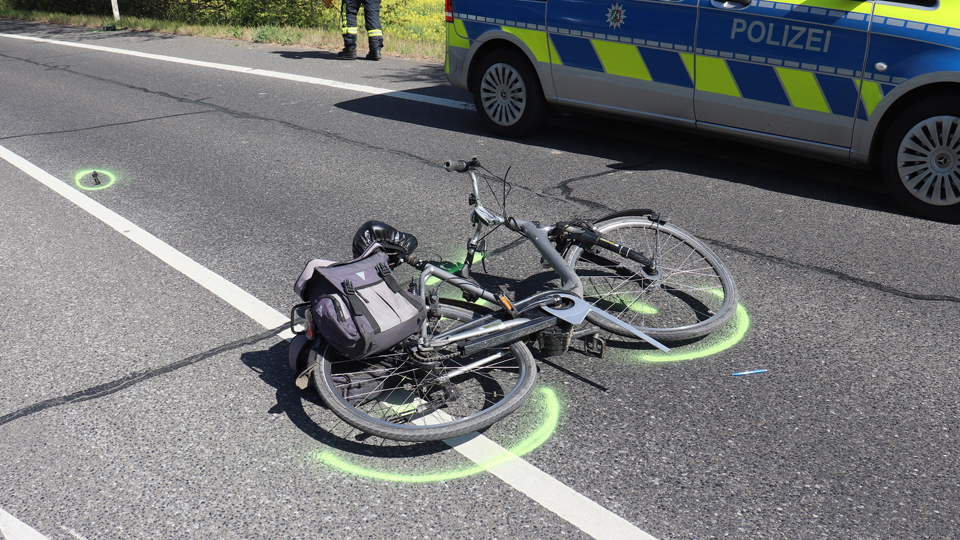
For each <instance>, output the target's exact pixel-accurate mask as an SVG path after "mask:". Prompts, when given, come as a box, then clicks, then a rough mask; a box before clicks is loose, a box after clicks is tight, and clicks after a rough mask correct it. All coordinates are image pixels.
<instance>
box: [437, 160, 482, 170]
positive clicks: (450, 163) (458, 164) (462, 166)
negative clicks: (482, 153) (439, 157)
mask: <svg viewBox="0 0 960 540" xmlns="http://www.w3.org/2000/svg"><path fill="white" fill-rule="evenodd" d="M479 164H480V161H479V160H478V159H477V158H473V159H471V160H470V161H463V160H462V159H448V160H446V161H444V162H443V167H444V168H445V169H447V170H448V171H450V172H467V171H468V170H470V169H471V168H473V167H476V166H477V165H479Z"/></svg>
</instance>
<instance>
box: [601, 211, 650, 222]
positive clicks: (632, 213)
mask: <svg viewBox="0 0 960 540" xmlns="http://www.w3.org/2000/svg"><path fill="white" fill-rule="evenodd" d="M656 213H657V212H656V211H655V210H651V209H649V208H637V209H634V210H621V211H619V212H614V213H612V214H609V215H606V216H603V217H602V218H600V219H595V220H594V221H593V222H594V223H600V222H603V221H610V220H611V219H614V218H618V217H625V216H649V215H650V214H656Z"/></svg>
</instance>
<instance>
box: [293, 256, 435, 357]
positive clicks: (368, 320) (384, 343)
mask: <svg viewBox="0 0 960 540" xmlns="http://www.w3.org/2000/svg"><path fill="white" fill-rule="evenodd" d="M328 263H329V261H318V260H315V261H311V262H309V263H307V267H306V268H305V269H304V271H303V274H301V276H300V280H298V281H297V284H296V286H295V287H294V290H295V292H297V293H298V294H299V295H300V297H301V298H302V299H303V300H305V301H307V302H310V310H311V315H312V318H313V320H314V324H316V327H317V330H318V331H319V332H320V334H321V335H322V336H323V338H324V340H326V341H327V343H329V344H330V345H332V346H333V347H334V348H335V349H337V351H338V352H339V353H340V354H342V355H343V356H345V357H347V358H351V359H354V358H364V357H367V356H370V355H372V354H376V353H378V352H381V351H384V350H386V349H389V348H390V347H392V346H394V345H396V344H398V343H400V342H401V341H403V340H404V339H406V338H408V337H410V336H411V335H413V334H415V333H417V332H418V331H419V330H420V327H421V324H422V323H423V321H424V319H425V318H426V315H427V308H426V306H425V305H424V303H423V300H421V299H420V297H419V296H417V295H415V294H412V293H410V292H408V291H406V290H404V289H402V288H401V287H400V284H399V283H397V280H396V278H395V277H394V276H393V272H391V270H390V265H389V264H388V257H387V254H386V253H384V252H383V250H381V249H380V246H379V245H378V244H375V243H374V244H372V245H370V246H369V247H368V248H367V249H366V250H365V251H364V253H363V254H361V256H360V257H358V258H356V259H354V260H353V261H350V262H347V263H333V264H328Z"/></svg>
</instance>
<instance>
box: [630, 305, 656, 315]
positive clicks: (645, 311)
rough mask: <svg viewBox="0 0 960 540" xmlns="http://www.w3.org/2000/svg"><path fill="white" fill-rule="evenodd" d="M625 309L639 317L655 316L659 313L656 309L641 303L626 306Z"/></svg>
mask: <svg viewBox="0 0 960 540" xmlns="http://www.w3.org/2000/svg"><path fill="white" fill-rule="evenodd" d="M627 309H628V310H630V311H632V312H634V313H639V314H641V315H656V314H657V313H660V311H659V310H657V308H655V307H653V306H650V305H647V304H644V303H643V302H634V303H632V304H630V305H629V306H627Z"/></svg>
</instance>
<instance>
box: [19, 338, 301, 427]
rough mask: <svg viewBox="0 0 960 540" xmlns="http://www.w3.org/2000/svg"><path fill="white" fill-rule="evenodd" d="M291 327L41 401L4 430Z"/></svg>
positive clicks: (26, 408) (21, 412)
mask: <svg viewBox="0 0 960 540" xmlns="http://www.w3.org/2000/svg"><path fill="white" fill-rule="evenodd" d="M288 326H289V325H288V324H284V325H282V326H278V327H277V328H273V329H271V330H267V331H265V332H262V333H260V334H256V335H253V336H247V337H245V338H241V339H238V340H236V341H232V342H230V343H227V344H225V345H221V346H219V347H216V348H213V349H210V350H208V351H204V352H202V353H200V354H195V355H193V356H190V357H188V358H184V359H182V360H179V361H177V362H173V363H172V364H167V365H165V366H161V367H158V368H154V369H148V370H145V371H139V372H136V373H131V374H130V375H127V376H126V377H121V378H119V379H116V380H113V381H110V382H107V383H103V384H98V385H96V386H91V387H90V388H87V389H85V390H80V391H79V392H74V393H72V394H68V395H66V396H60V397H56V398H51V399H47V400H44V401H40V402H38V403H34V404H33V405H29V406H27V407H24V408H22V409H19V410H16V411H14V412H12V413H9V414H5V415H3V416H0V426H2V425H4V424H8V423H10V422H13V421H14V420H17V419H20V418H23V417H25V416H29V415H31V414H36V413H38V412H40V411H44V410H46V409H50V408H53V407H61V406H63V405H70V404H72V403H80V402H83V401H89V400H92V399H99V398H102V397H105V396H108V395H110V394H115V393H117V392H119V391H121V390H125V389H127V388H130V387H131V386H134V385H136V384H139V383H141V382H144V381H147V380H149V379H152V378H154V377H159V376H160V375H164V374H167V373H170V372H173V371H176V370H178V369H181V368H185V367H187V366H192V365H193V364H196V363H198V362H202V361H203V360H206V359H208V358H212V357H214V356H217V355H218V354H223V353H225V352H229V351H232V350H235V349H239V348H240V347H244V346H248V345H254V344H256V343H259V342H261V341H263V340H265V339H269V338H270V337H273V336H276V335H277V334H279V333H280V332H282V331H283V330H284V329H286V328H287V327H288Z"/></svg>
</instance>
